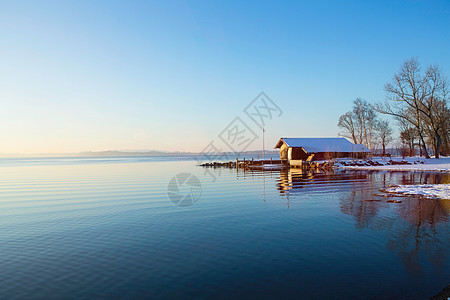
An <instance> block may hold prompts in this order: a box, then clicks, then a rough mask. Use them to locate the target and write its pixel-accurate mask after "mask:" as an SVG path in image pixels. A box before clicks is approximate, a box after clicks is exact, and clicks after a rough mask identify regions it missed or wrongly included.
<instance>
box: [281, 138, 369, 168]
mask: <svg viewBox="0 0 450 300" xmlns="http://www.w3.org/2000/svg"><path fill="white" fill-rule="evenodd" d="M278 148H279V149H280V159H281V161H282V162H283V163H284V164H288V165H301V164H302V161H313V160H324V159H331V158H338V157H354V158H363V157H365V156H366V155H367V154H368V153H370V150H369V149H367V148H366V147H365V146H364V145H361V144H353V143H351V142H350V141H348V140H347V139H346V138H281V139H280V140H279V141H278V143H277V144H276V145H275V149H278Z"/></svg>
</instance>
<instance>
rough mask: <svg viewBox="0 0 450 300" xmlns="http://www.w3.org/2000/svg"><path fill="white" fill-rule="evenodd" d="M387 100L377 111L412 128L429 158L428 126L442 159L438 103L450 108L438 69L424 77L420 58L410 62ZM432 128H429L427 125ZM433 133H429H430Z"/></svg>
mask: <svg viewBox="0 0 450 300" xmlns="http://www.w3.org/2000/svg"><path fill="white" fill-rule="evenodd" d="M385 90H386V92H387V100H386V101H385V102H384V103H376V104H375V105H374V108H375V110H376V111H378V112H380V113H383V114H388V115H392V116H395V117H396V118H397V119H399V120H403V121H405V122H407V123H409V124H411V125H412V126H413V127H414V128H415V130H416V131H417V134H418V136H419V140H420V144H421V147H422V151H423V153H424V155H425V157H426V158H429V155H428V151H427V146H426V143H425V137H426V135H427V134H426V132H425V130H426V126H429V129H430V130H431V131H432V135H433V136H432V137H431V138H432V139H435V140H436V142H435V144H436V146H435V148H437V149H435V155H436V158H439V148H440V145H441V143H442V138H441V137H440V135H439V127H440V125H439V124H441V122H440V121H439V120H440V118H441V117H440V116H439V114H437V113H436V108H437V107H438V106H439V105H438V103H443V105H444V107H446V105H447V97H448V84H447V80H446V78H445V77H444V76H443V74H442V72H441V70H440V69H439V68H438V67H437V66H429V67H428V68H427V70H426V71H425V73H424V74H422V72H421V67H420V63H419V61H418V60H417V59H416V58H411V59H408V60H406V61H405V62H404V63H403V65H402V67H401V69H400V71H399V72H398V73H397V74H394V78H393V80H392V82H390V83H387V84H386V85H385ZM427 124H428V125H427ZM430 130H429V132H430Z"/></svg>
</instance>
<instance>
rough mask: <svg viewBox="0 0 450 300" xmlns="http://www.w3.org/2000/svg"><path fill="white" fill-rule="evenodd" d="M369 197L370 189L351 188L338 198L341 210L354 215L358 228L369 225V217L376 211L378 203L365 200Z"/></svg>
mask: <svg viewBox="0 0 450 300" xmlns="http://www.w3.org/2000/svg"><path fill="white" fill-rule="evenodd" d="M371 197H372V191H370V190H358V191H357V190H353V191H352V192H351V193H350V194H349V195H346V196H344V197H341V199H340V201H341V211H342V212H343V213H344V214H347V215H351V216H353V217H354V219H355V221H356V223H355V226H356V228H358V229H363V228H366V227H367V226H369V224H370V221H371V219H372V218H373V217H374V216H376V215H377V213H378V210H379V208H380V204H379V203H377V202H372V201H370V202H368V201H365V200H367V199H371Z"/></svg>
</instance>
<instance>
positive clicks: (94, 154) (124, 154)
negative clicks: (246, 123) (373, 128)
mask: <svg viewBox="0 0 450 300" xmlns="http://www.w3.org/2000/svg"><path fill="white" fill-rule="evenodd" d="M262 154H263V152H262V151H245V152H242V153H240V154H239V156H240V157H245V156H251V155H262ZM265 154H266V155H275V154H278V151H272V150H270V151H268V150H266V151H265ZM221 155H223V156H228V157H232V158H234V157H236V156H237V154H236V153H233V152H223V153H222V154H221ZM130 156H205V153H202V152H178V151H177V152H169V151H154V150H150V151H117V150H110V151H85V152H78V153H0V158H25V157H36V158H37V157H47V158H49V157H130Z"/></svg>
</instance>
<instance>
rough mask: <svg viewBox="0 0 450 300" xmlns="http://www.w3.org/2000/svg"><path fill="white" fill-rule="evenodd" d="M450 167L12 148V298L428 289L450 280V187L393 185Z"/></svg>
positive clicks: (8, 244)
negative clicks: (412, 193) (183, 194)
mask: <svg viewBox="0 0 450 300" xmlns="http://www.w3.org/2000/svg"><path fill="white" fill-rule="evenodd" d="M205 170H209V171H211V172H212V174H213V175H214V176H216V180H215V181H213V180H212V177H211V176H210V174H208V173H205ZM182 172H189V173H192V174H194V175H195V176H197V177H198V178H199V179H200V181H201V184H202V194H201V198H200V199H199V200H198V202H197V203H196V204H194V205H193V206H190V207H178V206H176V205H174V204H173V203H172V202H171V201H170V200H169V198H168V194H167V186H168V183H169V181H170V179H171V178H172V177H173V176H175V175H176V174H178V173H182ZM449 179H450V176H449V174H444V173H420V172H416V173H414V172H394V173H388V172H366V171H335V172H332V173H326V174H325V173H315V174H313V173H303V174H302V173H301V172H299V171H298V170H297V171H294V170H293V171H290V170H283V171H280V170H273V171H266V172H261V171H256V170H255V171H252V172H250V171H246V172H243V171H242V170H239V171H236V170H230V169H205V168H201V167H197V166H195V161H193V160H191V159H190V158H172V159H166V158H164V159H158V158H104V159H94V158H85V159H83V158H66V159H28V160H27V159H19V160H17V159H16V160H14V159H9V160H8V159H6V160H5V159H3V160H1V161H0V298H1V299H6V298H8V299H11V298H18V299H30V298H45V299H49V298H57V299H61V298H104V297H108V298H114V297H123V298H137V297H147V298H151V299H158V298H198V299H203V298H209V299H211V298H214V299H216V298H223V299H225V298H232V297H234V298H250V297H251V298H255V299H257V298H281V297H283V298H297V299H298V298H305V299H310V298H315V299H329V298H333V299H336V298H342V299H351V298H364V299H380V298H391V299H424V298H427V297H429V296H432V295H434V294H436V293H437V292H439V291H440V290H441V289H442V288H444V287H445V286H446V285H448V284H449V283H450V250H449V249H450V232H449V231H450V230H449V229H450V226H449V217H448V214H449V208H450V205H449V200H428V199H419V198H414V197H401V198H400V197H395V199H396V200H401V201H402V203H388V202H386V200H389V199H394V198H392V197H390V198H389V197H384V196H383V195H380V192H379V189H380V188H383V187H387V186H388V185H389V184H413V183H415V184H418V183H444V182H447V183H448V182H449ZM370 200H372V201H370Z"/></svg>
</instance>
